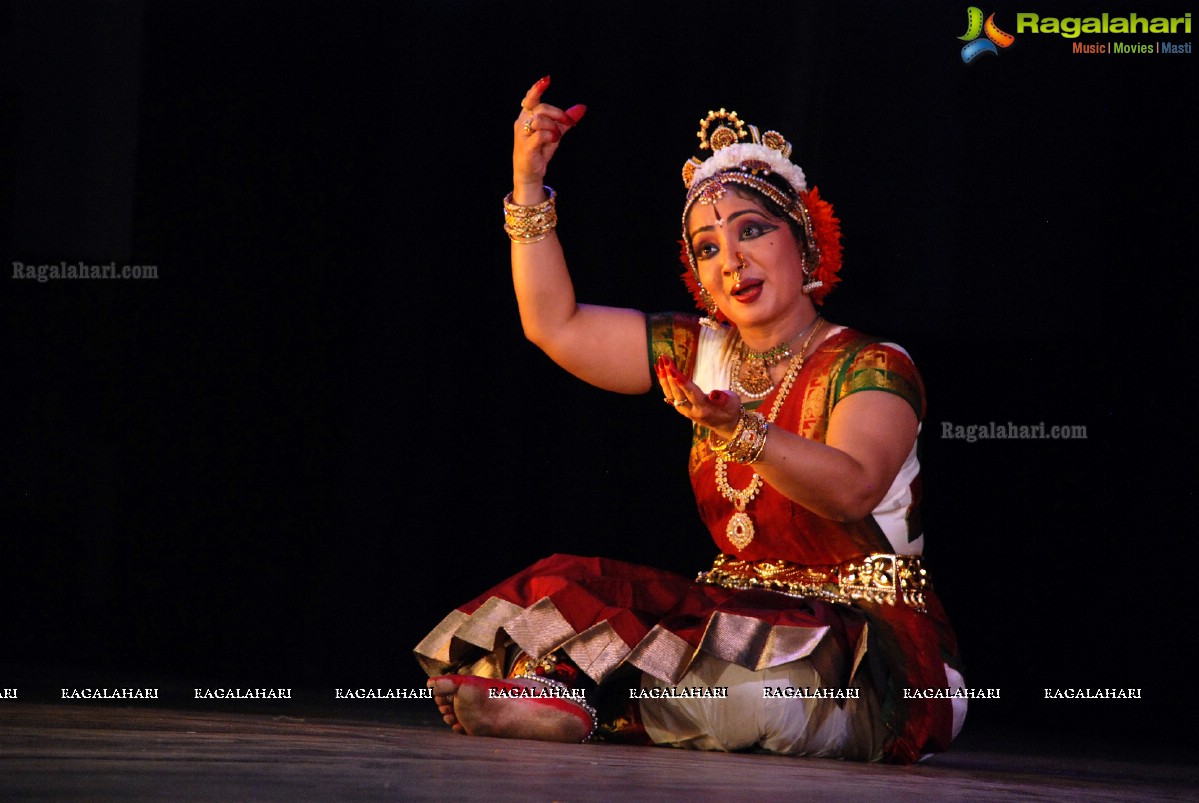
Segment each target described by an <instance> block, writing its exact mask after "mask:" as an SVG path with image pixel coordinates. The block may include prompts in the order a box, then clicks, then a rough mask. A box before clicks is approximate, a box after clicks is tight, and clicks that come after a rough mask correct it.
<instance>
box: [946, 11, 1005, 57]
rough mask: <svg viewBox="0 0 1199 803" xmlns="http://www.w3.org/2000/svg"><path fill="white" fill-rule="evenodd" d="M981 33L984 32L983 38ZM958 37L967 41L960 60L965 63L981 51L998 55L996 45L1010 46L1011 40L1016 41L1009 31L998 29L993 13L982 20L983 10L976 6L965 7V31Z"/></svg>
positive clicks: (981, 52)
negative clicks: (984, 20) (985, 19)
mask: <svg viewBox="0 0 1199 803" xmlns="http://www.w3.org/2000/svg"><path fill="white" fill-rule="evenodd" d="M983 34H986V37H985V38H984V37H983ZM958 39H961V40H962V41H963V42H966V43H967V44H966V46H965V47H963V48H962V61H964V62H966V63H967V64H969V63H970V62H972V61H974V60H975V59H976V58H978V57H979V56H981V55H982V54H983V53H990V54H991V55H993V56H998V55H999V50H998V49H997V47H1010V46H1011V44H1012V42H1015V41H1016V37H1014V36H1012V35H1011V34H1010V33H1005V32H1003V31H1001V30H999V26H998V25H996V24H995V15H994V14H992V15H991V16H989V17H987V21H986V22H983V12H982V9H981V8H979V7H978V6H970V8H968V9H966V33H965V35H964V36H959V37H958Z"/></svg>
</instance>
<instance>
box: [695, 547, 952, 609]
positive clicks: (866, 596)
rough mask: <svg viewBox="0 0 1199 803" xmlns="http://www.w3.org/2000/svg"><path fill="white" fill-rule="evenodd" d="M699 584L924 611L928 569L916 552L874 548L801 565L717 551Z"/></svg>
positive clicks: (928, 582)
mask: <svg viewBox="0 0 1199 803" xmlns="http://www.w3.org/2000/svg"><path fill="white" fill-rule="evenodd" d="M695 581H696V582H697V583H704V584H706V585H714V586H723V587H724V588H738V589H750V588H761V589H765V590H767V591H778V592H780V593H782V594H787V595H790V596H793V597H812V598H816V599H822V600H826V601H829V602H840V603H845V604H849V603H851V602H854V601H858V600H861V601H864V602H877V603H882V604H884V605H895V604H896V603H898V602H902V603H904V604H905V605H909V606H911V607H912V608H914V609H915V610H918V611H921V612H923V611H924V593H925V591H926V590H927V589H928V588H930V587H931V585H932V583H931V582H930V581H929V578H928V572H927V571H926V570H925V569H924V567H923V566H922V565H921V561H920V558H919V557H918V556H915V555H890V554H885V553H876V554H873V555H867V556H866V557H864V558H858V559H856V560H847V561H845V562H844V563H842V564H840V565H838V566H800V565H798V564H795V563H788V562H787V561H785V560H738V559H737V558H735V557H733V556H732V555H720V556H719V557H717V558H716V561H715V562H714V563H713V564H712V568H711V569H709V570H708V571H706V572H700V573H699V576H698V577H696V578H695Z"/></svg>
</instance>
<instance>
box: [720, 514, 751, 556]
mask: <svg viewBox="0 0 1199 803" xmlns="http://www.w3.org/2000/svg"><path fill="white" fill-rule="evenodd" d="M724 534H725V535H727V536H728V538H729V542H730V543H731V544H732V545H733V546H735V547H737V549H745V548H746V547H747V546H749V542H750V541H752V540H754V520H753V519H751V518H750V517H749V514H748V513H746V512H745V511H744V510H738V511H737V512H736V513H734V514H733V516H732V518H730V519H729V526H728V527H727V528H725V531H724Z"/></svg>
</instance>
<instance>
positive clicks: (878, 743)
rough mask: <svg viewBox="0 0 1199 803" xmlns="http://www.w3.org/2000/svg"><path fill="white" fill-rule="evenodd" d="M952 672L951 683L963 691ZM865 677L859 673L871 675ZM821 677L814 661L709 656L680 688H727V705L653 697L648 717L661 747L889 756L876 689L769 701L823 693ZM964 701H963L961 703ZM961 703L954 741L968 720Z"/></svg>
mask: <svg viewBox="0 0 1199 803" xmlns="http://www.w3.org/2000/svg"><path fill="white" fill-rule="evenodd" d="M949 672H950V685H951V686H953V685H957V686H961V685H962V679H961V676H960V675H958V674H957V673H956V672H953V670H949ZM864 674H865V673H864V672H860V673H859V675H864ZM820 686H821V684H820V678H819V676H818V675H817V673H816V671H815V670H814V669H813V668H812V665H811V663H810V662H809V661H807V660H799V661H792V662H791V663H787V664H782V665H781V666H776V667H773V668H771V669H764V670H760V671H754V670H750V669H745V668H744V667H741V666H738V665H736V664H731V663H728V662H726V661H722V660H720V659H719V658H714V657H712V656H710V655H707V654H705V653H701V654H700V655H699V656H698V657H697V659H696V661H695V663H694V664H692V666H691V669H690V670H689V671H688V672H687V674H686V675H685V676H684V677H683V679H682V680H680V681H679V683H678V684H677V685H676V686H675V688H677V689H687V688H692V687H697V688H709V689H715V688H727V689H728V697H727V699H720V698H707V697H705V698H686V699H646V698H643V699H642V700H641V701H640V702H641V716H642V720H643V721H644V723H645V727H646V731H647V732H648V734H649V737H650V738H651V739H653V740H654V742H656V743H657V744H665V745H672V746H674V747H685V748H691V749H695V750H725V751H731V750H747V749H752V748H758V749H762V750H767V751H769V752H772V753H781V754H783V755H794V756H816V757H821V758H841V759H851V760H857V761H877V760H879V759H880V758H881V757H882V750H883V740H884V738H885V736H886V734H885V729H884V728H883V726H882V723H881V722H880V721H879V712H878V702H877V700H876V698H875V695H874V693H873V692H872V691H871V689H870V688H869V687H868V686H865V685H858V686H857V687H856V688H857V689H858V692H859V697H858V699H847V700H842V701H837V700H832V699H812V698H795V697H791V698H787V697H781V696H775V697H772V696H768V695H767V693H766V692H765V691H764V690H765V689H766V688H767V687H775V688H793V689H816V688H820ZM641 687H642V688H643V689H653V688H660V689H668V688H671V687H670V686H669V685H668V684H665V683H662V682H661V681H659V680H657V679H656V678H653V677H650V676H648V675H644V676H643V678H642V682H641ZM957 702H958V701H957V700H955V703H957ZM960 702H961V703H962V705H961V706H960V708H961V710H960V711H958V710H957V708H958V706H956V705H955V711H954V735H955V736H956V735H957V732H958V730H959V729H960V728H961V724H962V721H963V720H964V719H965V705H964V704H965V701H964V700H962V701H960Z"/></svg>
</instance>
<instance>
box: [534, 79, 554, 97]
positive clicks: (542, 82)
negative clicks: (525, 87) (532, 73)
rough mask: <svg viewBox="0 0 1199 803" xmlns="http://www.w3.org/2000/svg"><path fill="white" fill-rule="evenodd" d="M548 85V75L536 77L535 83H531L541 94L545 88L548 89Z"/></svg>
mask: <svg viewBox="0 0 1199 803" xmlns="http://www.w3.org/2000/svg"><path fill="white" fill-rule="evenodd" d="M549 86H550V77H549V76H548V75H547V76H545V77H544V78H541V79H538V81H537V83H536V84H534V85H533V88H534V89H536V90H537V93H538V94H541V93H542V92H544V91H545V90H547V89H549Z"/></svg>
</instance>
